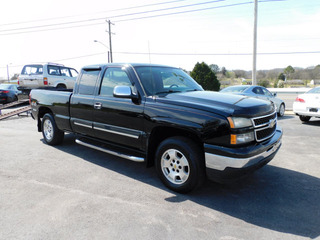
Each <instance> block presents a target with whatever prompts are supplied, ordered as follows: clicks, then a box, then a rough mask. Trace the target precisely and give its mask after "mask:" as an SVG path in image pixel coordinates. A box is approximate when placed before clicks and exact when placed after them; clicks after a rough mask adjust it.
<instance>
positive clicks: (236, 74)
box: [190, 62, 320, 91]
mask: <svg viewBox="0 0 320 240" xmlns="http://www.w3.org/2000/svg"><path fill="white" fill-rule="evenodd" d="M190 76H191V77H192V78H193V79H195V80H196V81H197V82H198V83H199V84H200V85H201V86H202V87H203V88H204V89H205V90H213V91H219V90H220V86H221V85H230V84H232V81H234V80H235V79H241V80H240V83H241V84H242V83H244V84H251V79H252V71H245V70H240V69H237V70H227V69H226V68H225V67H221V68H220V67H219V66H218V65H217V64H211V65H208V64H206V63H204V62H202V63H199V62H198V63H197V64H196V65H195V66H194V68H193V70H192V71H191V72H190ZM311 80H315V81H316V82H320V64H319V65H317V66H315V67H308V68H299V67H292V66H291V65H289V66H287V67H286V68H275V69H271V70H258V71H257V83H258V85H261V86H264V87H283V86H284V85H285V83H290V84H292V85H307V84H309V83H310V81H311ZM238 83H239V81H238ZM318 84H319V83H318Z"/></svg>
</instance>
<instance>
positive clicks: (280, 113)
mask: <svg viewBox="0 0 320 240" xmlns="http://www.w3.org/2000/svg"><path fill="white" fill-rule="evenodd" d="M285 111H286V110H285V106H284V104H283V103H281V105H280V107H279V112H278V116H279V117H283V116H284V113H285Z"/></svg>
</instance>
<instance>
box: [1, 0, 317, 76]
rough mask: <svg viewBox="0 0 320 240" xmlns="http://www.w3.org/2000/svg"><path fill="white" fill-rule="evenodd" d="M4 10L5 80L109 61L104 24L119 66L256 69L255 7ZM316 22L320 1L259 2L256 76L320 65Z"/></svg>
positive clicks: (143, 2)
mask: <svg viewBox="0 0 320 240" xmlns="http://www.w3.org/2000/svg"><path fill="white" fill-rule="evenodd" d="M1 5H2V6H1V14H0V43H1V44H0V78H6V76H7V65H8V66H9V73H10V76H12V75H13V74H14V73H19V72H20V71H21V68H22V66H23V65H24V64H29V63H41V62H56V63H62V64H64V65H66V66H70V67H74V68H76V69H77V70H80V68H81V67H82V66H84V65H89V64H96V63H104V62H107V61H108V59H107V51H108V48H107V47H109V39H108V33H107V32H106V30H107V28H108V25H107V23H106V19H110V20H111V22H113V23H114V25H111V27H112V32H113V33H114V34H113V35H112V50H113V60H114V62H151V63H157V64H166V65H172V66H176V67H181V68H184V69H186V70H192V68H193V67H194V65H195V64H196V63H197V62H202V61H204V62H206V63H207V64H217V65H218V66H219V67H223V66H224V67H226V69H228V70H232V69H244V70H251V68H252V55H251V54H252V51H253V20H254V19H253V16H254V14H253V13H254V1H253V0H251V1H250V0H220V1H219V0H216V1H210V0H180V1H178V0H176V1H174V0H135V1H129V0H117V1H114V0H112V1H111V0H90V1H79V0H64V1H62V0H45V1H44V0H28V1H24V0H10V1H5V3H2V4H1ZM319 23H320V1H319V0H306V1H302V0H284V1H275V0H264V1H259V3H258V47H257V50H258V56H257V69H258V70H261V69H272V68H284V67H287V66H288V65H292V66H293V67H303V68H305V67H309V66H315V65H318V64H320V28H319ZM52 29H54V30H52ZM94 40H98V41H100V42H101V43H99V42H94Z"/></svg>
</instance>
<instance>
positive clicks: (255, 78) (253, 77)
mask: <svg viewBox="0 0 320 240" xmlns="http://www.w3.org/2000/svg"><path fill="white" fill-rule="evenodd" d="M257 23H258V0H254V27H253V66H252V85H257Z"/></svg>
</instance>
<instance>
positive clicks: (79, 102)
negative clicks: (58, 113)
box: [70, 67, 101, 136]
mask: <svg viewBox="0 0 320 240" xmlns="http://www.w3.org/2000/svg"><path fill="white" fill-rule="evenodd" d="M100 72H101V68H99V67H97V68H90V69H82V71H81V73H80V74H81V75H80V79H79V84H78V85H77V88H76V89H75V90H74V94H73V95H72V97H71V101H70V117H71V127H72V129H73V131H74V132H76V133H81V134H84V135H88V136H93V121H92V119H93V109H94V108H93V103H94V95H95V94H96V91H97V90H96V85H97V82H98V79H99V76H100Z"/></svg>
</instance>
